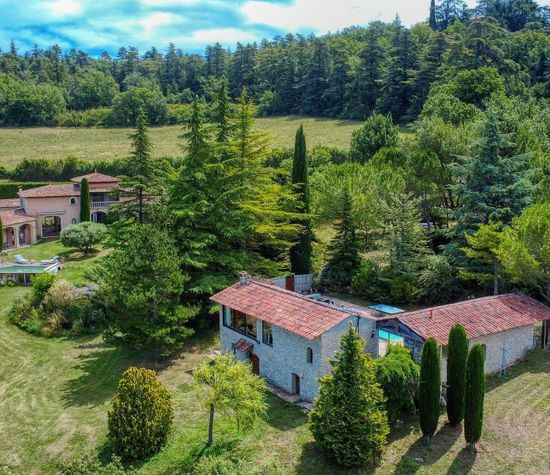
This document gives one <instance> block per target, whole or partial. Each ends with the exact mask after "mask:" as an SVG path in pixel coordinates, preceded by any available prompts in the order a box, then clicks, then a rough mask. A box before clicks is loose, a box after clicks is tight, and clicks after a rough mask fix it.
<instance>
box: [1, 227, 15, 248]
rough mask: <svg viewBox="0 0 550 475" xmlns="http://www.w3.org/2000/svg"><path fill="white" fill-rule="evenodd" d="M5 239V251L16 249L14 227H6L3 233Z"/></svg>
mask: <svg viewBox="0 0 550 475" xmlns="http://www.w3.org/2000/svg"><path fill="white" fill-rule="evenodd" d="M3 234H4V239H3V240H2V242H3V243H4V249H11V248H12V247H15V229H14V228H12V227H9V228H8V227H6V228H4V231H3Z"/></svg>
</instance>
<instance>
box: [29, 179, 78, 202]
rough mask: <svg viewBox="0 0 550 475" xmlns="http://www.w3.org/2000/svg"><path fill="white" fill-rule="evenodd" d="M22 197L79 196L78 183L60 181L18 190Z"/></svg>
mask: <svg viewBox="0 0 550 475" xmlns="http://www.w3.org/2000/svg"><path fill="white" fill-rule="evenodd" d="M19 196H22V197H23V198H56V197H63V196H80V185H77V184H72V183H62V184H57V185H45V186H39V187H37V188H30V189H29V190H23V191H20V192H19Z"/></svg>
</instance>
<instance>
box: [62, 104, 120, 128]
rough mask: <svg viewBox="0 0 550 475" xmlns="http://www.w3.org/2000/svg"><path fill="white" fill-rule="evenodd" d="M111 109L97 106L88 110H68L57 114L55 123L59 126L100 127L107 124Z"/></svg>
mask: <svg viewBox="0 0 550 475" xmlns="http://www.w3.org/2000/svg"><path fill="white" fill-rule="evenodd" d="M110 112H111V110H110V109H109V108H107V107H98V108H96V109H88V110H81V111H79V110H70V111H65V112H63V113H61V114H58V115H57V116H56V118H55V121H56V124H57V125H58V126H61V127H100V126H103V125H107V123H108V120H109V114H110Z"/></svg>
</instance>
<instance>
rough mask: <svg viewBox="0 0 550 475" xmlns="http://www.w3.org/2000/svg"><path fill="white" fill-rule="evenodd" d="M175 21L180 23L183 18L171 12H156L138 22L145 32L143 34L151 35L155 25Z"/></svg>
mask: <svg viewBox="0 0 550 475" xmlns="http://www.w3.org/2000/svg"><path fill="white" fill-rule="evenodd" d="M175 21H179V22H180V23H181V22H182V21H183V19H182V18H178V17H177V16H176V15H173V14H172V13H167V12H156V13H153V14H151V15H149V16H148V17H146V18H144V19H142V20H139V21H138V23H139V24H141V26H142V27H143V32H144V33H145V35H146V36H148V37H152V35H153V34H154V33H155V31H156V29H157V27H159V26H162V25H169V24H171V23H174V22H175Z"/></svg>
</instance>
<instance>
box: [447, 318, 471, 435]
mask: <svg viewBox="0 0 550 475" xmlns="http://www.w3.org/2000/svg"><path fill="white" fill-rule="evenodd" d="M467 359H468V337H467V336H466V331H465V330H464V327H463V326H462V325H460V324H457V325H455V326H453V328H451V331H450V333H449V344H448V346H447V416H448V418H449V422H450V424H451V425H453V426H456V425H458V424H460V423H461V422H462V420H463V419H464V388H465V384H466V361H467Z"/></svg>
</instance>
